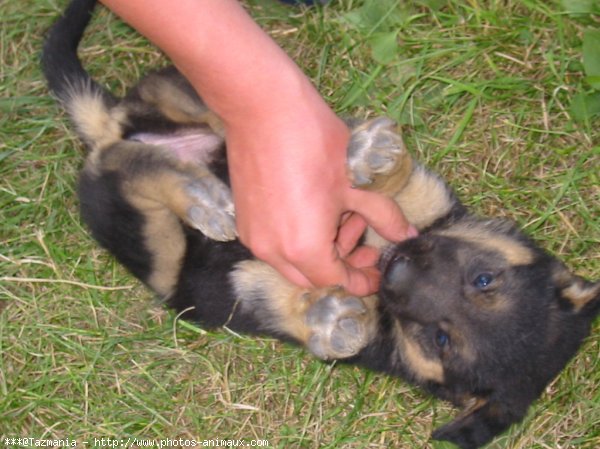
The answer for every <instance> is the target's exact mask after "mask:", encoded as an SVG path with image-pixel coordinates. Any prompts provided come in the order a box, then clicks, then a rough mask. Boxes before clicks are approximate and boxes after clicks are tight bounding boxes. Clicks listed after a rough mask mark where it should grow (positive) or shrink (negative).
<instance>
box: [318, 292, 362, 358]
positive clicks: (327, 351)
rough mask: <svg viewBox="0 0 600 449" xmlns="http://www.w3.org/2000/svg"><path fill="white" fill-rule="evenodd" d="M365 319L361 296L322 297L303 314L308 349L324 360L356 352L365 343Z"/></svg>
mask: <svg viewBox="0 0 600 449" xmlns="http://www.w3.org/2000/svg"><path fill="white" fill-rule="evenodd" d="M368 322H369V314H368V309H367V307H366V306H365V305H364V303H363V302H362V301H361V300H360V299H358V298H355V297H352V296H350V297H341V298H340V297H337V296H334V295H327V296H324V297H322V298H320V299H318V300H317V301H316V302H315V303H314V304H313V305H312V306H311V307H310V308H309V310H308V312H307V315H306V323H307V325H308V327H309V328H310V329H311V332H312V334H311V336H310V337H309V340H308V349H309V350H310V351H311V352H312V353H313V354H314V355H316V356H317V357H319V358H320V359H324V360H331V359H343V358H347V357H351V356H353V355H356V354H357V353H358V352H359V351H360V350H361V349H362V348H363V347H364V346H365V345H366V344H367V342H368V337H369V332H368Z"/></svg>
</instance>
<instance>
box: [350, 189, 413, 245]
mask: <svg viewBox="0 0 600 449" xmlns="http://www.w3.org/2000/svg"><path fill="white" fill-rule="evenodd" d="M350 202H351V205H350V206H351V207H352V210H353V211H354V212H356V213H358V214H360V215H361V216H362V217H363V218H364V219H365V220H366V222H367V223H368V224H369V226H371V227H372V228H373V229H374V230H375V232H377V234H379V235H380V236H382V237H383V238H385V239H386V240H389V241H391V242H399V241H401V240H405V239H407V238H410V237H415V235H416V230H415V228H414V227H413V226H411V225H410V223H409V222H408V220H407V219H406V217H404V214H403V213H402V210H400V206H398V204H397V203H396V202H395V201H394V200H393V199H391V198H389V197H386V196H384V195H380V194H377V193H373V192H367V191H363V190H358V189H357V190H355V191H354V192H353V195H352V196H351V200H350Z"/></svg>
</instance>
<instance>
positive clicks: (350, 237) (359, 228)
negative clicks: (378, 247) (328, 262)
mask: <svg viewBox="0 0 600 449" xmlns="http://www.w3.org/2000/svg"><path fill="white" fill-rule="evenodd" d="M366 229H367V222H366V221H365V219H364V218H362V217H361V216H360V215H358V214H350V215H349V216H348V217H347V218H346V220H345V221H344V222H343V223H342V224H341V225H340V228H339V230H338V235H337V238H336V241H335V243H336V246H337V250H338V254H339V257H340V258H342V259H344V258H345V257H346V256H347V255H348V254H350V253H351V252H352V251H353V250H354V248H356V245H357V243H358V241H359V240H360V238H361V237H362V235H363V234H364V233H365V230H366Z"/></svg>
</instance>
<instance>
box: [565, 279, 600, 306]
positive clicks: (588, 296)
mask: <svg viewBox="0 0 600 449" xmlns="http://www.w3.org/2000/svg"><path fill="white" fill-rule="evenodd" d="M561 293H562V296H563V298H565V299H566V300H568V301H570V302H571V304H573V306H574V307H575V310H576V311H577V312H579V311H580V310H581V309H582V308H583V307H585V305H586V304H588V303H589V302H590V301H591V300H593V299H594V298H596V297H597V296H598V295H600V283H597V284H592V285H584V284H583V282H582V281H581V280H580V279H576V280H575V282H573V283H572V284H571V285H569V286H568V287H566V288H564V289H563V290H562V292H561Z"/></svg>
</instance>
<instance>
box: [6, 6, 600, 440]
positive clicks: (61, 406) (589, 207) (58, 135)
mask: <svg viewBox="0 0 600 449" xmlns="http://www.w3.org/2000/svg"><path fill="white" fill-rule="evenodd" d="M249 3H250V11H251V13H252V14H253V16H254V17H255V18H256V20H257V21H258V22H259V23H260V24H261V25H262V26H263V27H264V28H265V29H266V30H268V31H269V32H270V33H271V34H272V35H273V37H274V38H275V39H276V40H277V41H278V42H279V43H280V44H281V45H282V46H283V47H284V48H285V49H286V50H287V51H288V52H289V53H290V55H292V57H293V58H294V59H295V60H296V61H297V62H298V64H300V65H301V66H302V68H303V69H304V70H305V71H306V73H307V74H308V75H309V76H310V77H311V78H312V79H313V80H314V82H315V83H316V84H317V85H318V87H319V89H320V91H321V92H322V93H323V95H324V96H325V97H326V98H327V99H328V101H329V102H330V103H331V104H332V106H333V107H334V108H336V109H337V110H338V111H339V112H340V114H344V115H357V116H366V115H376V114H388V115H390V116H392V117H393V118H395V119H396V120H398V121H399V122H400V123H402V124H403V125H404V127H405V132H406V140H407V144H408V145H409V147H410V148H411V149H412V151H413V152H414V153H415V154H417V155H418V157H419V158H421V159H422V160H425V161H427V162H428V163H429V164H430V165H431V166H432V167H434V168H435V169H436V170H437V171H439V172H440V173H442V174H443V175H444V176H445V177H446V178H447V179H448V180H449V181H450V182H451V184H452V185H453V186H454V187H455V188H456V190H457V192H458V194H459V195H460V197H461V198H462V199H463V200H464V201H465V202H466V203H467V204H469V205H470V206H472V207H473V208H474V209H475V210H477V211H478V212H481V213H489V214H494V215H501V216H507V217H510V218H512V219H514V220H517V221H518V222H519V223H520V224H521V225H522V226H523V227H524V228H525V229H526V230H527V231H528V232H529V233H530V234H531V235H533V236H534V237H535V238H536V239H537V240H538V241H539V242H540V243H541V244H542V245H543V246H544V247H546V248H547V249H548V250H549V251H551V252H553V253H555V254H557V255H558V256H560V257H561V258H562V259H563V260H565V261H566V263H567V264H568V265H569V266H570V267H572V268H573V269H574V270H575V271H577V272H578V273H579V274H581V275H583V276H585V277H588V278H593V279H598V278H600V251H599V245H598V244H599V242H600V219H599V217H600V187H599V185H600V183H599V172H598V167H600V139H599V137H600V136H599V133H598V130H599V129H600V120H599V118H598V116H597V115H594V114H593V113H589V114H587V115H586V114H583V115H582V114H581V113H577V110H576V109H575V107H576V105H577V98H584V97H582V96H585V95H587V96H589V98H592V97H591V96H592V95H594V94H595V93H594V91H593V87H591V86H590V84H589V83H588V82H587V81H586V73H585V70H586V69H585V65H584V62H585V61H582V40H583V36H584V34H585V33H586V30H589V29H597V28H598V27H599V26H600V16H598V15H597V11H596V15H594V14H593V13H592V11H593V8H594V2H593V1H587V2H586V1H585V0H578V1H576V0H572V1H569V0H564V1H562V2H559V1H556V0H502V1H500V0H487V1H483V0H420V1H408V0H394V1H392V0H378V1H353V0H344V1H332V2H331V4H330V5H328V6H327V7H325V8H322V9H318V8H315V9H302V8H291V7H287V6H282V5H279V4H276V3H271V2H266V1H252V2H249ZM64 4H65V2H64V1H62V0H61V1H55V0H35V1H33V0H22V1H16V0H9V1H7V2H5V3H4V4H3V8H2V9H3V12H2V16H1V17H0V52H1V58H2V59H1V61H0V79H1V80H2V81H1V84H0V132H1V136H2V139H0V173H1V176H0V203H1V206H2V207H1V211H0V214H1V215H0V241H1V249H0V273H1V276H2V278H1V282H0V309H1V310H2V312H1V314H0V438H2V439H3V438H4V437H7V436H12V437H37V438H67V437H69V438H71V439H76V440H77V441H79V442H82V441H86V440H87V441H92V440H93V438H102V437H104V438H118V439H121V438H123V439H126V438H129V437H137V438H145V439H150V438H157V439H160V438H163V439H164V438H172V439H173V438H180V437H181V438H196V439H200V440H204V439H206V440H208V439H213V438H221V439H238V438H244V439H246V440H247V441H249V440H251V439H261V440H268V441H269V443H270V446H271V447H281V448H284V447H285V448H388V447H399V448H437V449H439V448H442V447H444V445H441V444H437V443H432V442H430V441H429V439H428V436H429V434H430V431H431V429H432V426H436V425H439V424H440V423H443V422H445V421H447V420H448V419H449V418H450V416H452V414H453V413H454V411H453V410H452V409H451V408H450V407H449V406H448V405H447V404H445V403H443V402H441V401H436V400H433V399H431V398H429V397H427V396H425V395H423V394H422V393H421V392H420V391H418V390H416V389H413V388H411V387H409V386H408V385H406V384H405V383H403V382H402V381H400V380H397V379H390V378H386V377H384V376H381V375H378V374H373V373H369V372H365V371H364V370H359V369H357V368H352V367H342V366H329V365H325V364H322V363H320V362H318V361H316V360H314V359H312V358H311V357H310V356H308V355H307V354H306V353H305V352H304V351H302V350H301V349H298V348H295V347H291V346H289V345H284V344H281V343H278V342H276V341H274V340H270V339H256V338H245V337H243V336H238V335H234V334H231V333H228V332H227V331H219V332H205V331H204V330H202V329H199V328H197V327H195V326H193V325H189V324H186V323H182V322H180V321H178V320H176V317H174V316H173V315H172V314H170V313H168V312H165V311H164V310H162V309H161V308H160V307H159V306H158V305H157V304H156V303H155V302H154V301H153V299H152V297H151V295H150V294H149V293H148V292H147V291H146V290H145V289H144V288H142V287H141V286H140V285H139V283H138V282H136V281H135V280H134V279H133V278H132V277H131V276H130V275H128V274H127V273H126V272H125V271H124V270H123V269H122V268H121V267H120V266H118V265H117V264H116V263H115V262H114V261H113V260H112V259H111V258H110V257H109V256H108V255H107V254H106V253H105V252H104V251H102V250H100V249H99V248H98V246H97V245H96V244H95V243H94V242H93V241H92V240H91V239H90V237H89V235H88V233H87V232H86V230H85V228H84V227H83V226H82V224H81V223H80V220H79V216H78V210H77V199H76V195H75V192H74V185H75V182H76V176H77V172H78V170H79V168H80V166H81V163H82V155H81V147H80V145H79V143H78V142H77V141H76V139H75V138H74V136H73V133H72V132H71V131H70V130H69V127H68V124H67V122H66V121H65V120H64V117H63V116H62V114H61V113H59V112H58V109H57V108H56V106H55V104H54V102H53V101H52V99H51V98H50V97H49V96H48V93H47V91H46V89H45V87H44V81H43V80H42V77H41V74H40V71H39V67H38V54H39V49H40V45H41V39H42V36H43V33H44V31H45V30H46V29H47V27H48V26H49V24H50V23H51V22H52V20H53V18H54V17H55V16H56V15H57V14H58V13H59V11H60V10H61V8H62V7H63V6H64ZM82 56H83V59H84V61H85V65H86V66H87V67H88V68H89V69H90V71H91V72H92V73H93V74H94V76H95V77H96V78H97V79H99V80H101V82H103V83H106V84H107V85H109V86H110V87H111V88H112V89H114V90H115V91H116V92H121V93H122V92H123V91H124V89H125V87H126V86H127V85H130V84H132V83H133V82H134V81H135V80H136V79H137V78H138V77H139V76H141V75H142V74H143V73H144V72H146V71H147V70H148V69H150V68H153V67H156V66H158V65H163V64H166V61H165V58H164V57H163V56H162V55H161V54H160V53H159V52H158V51H157V50H156V49H155V48H154V47H152V46H151V45H149V44H148V43H147V42H146V41H144V40H143V39H142V38H141V37H139V36H138V35H137V34H136V33H135V32H133V31H132V30H130V29H129V28H128V27H127V26H125V25H124V24H122V23H121V22H120V21H119V20H117V19H116V18H114V17H113V16H112V15H110V14H109V13H107V12H106V11H104V10H103V11H101V12H100V13H99V14H97V17H96V19H95V20H94V23H93V25H92V28H91V30H90V33H88V35H87V36H86V39H85V42H84V45H83V49H82ZM588 62H589V61H588ZM585 98H587V97H585ZM599 324H600V323H597V324H596V326H595V333H594V334H593V336H592V337H590V338H589V340H588V341H587V342H586V344H585V346H584V348H583V350H582V351H581V352H580V353H579V355H578V356H577V358H576V360H574V361H573V363H571V364H570V366H569V367H568V368H567V369H566V370H565V371H564V372H563V373H562V374H561V375H560V377H559V378H558V379H557V380H556V381H555V382H554V383H553V384H552V385H551V386H550V387H549V388H548V389H547V392H546V393H545V394H544V396H543V398H542V399H541V400H540V401H538V402H537V403H536V404H535V405H534V407H532V409H531V412H530V414H529V415H528V417H527V419H526V421H525V423H524V424H523V425H519V426H515V427H513V428H512V429H511V430H510V431H509V432H508V433H506V434H505V435H504V436H502V437H500V438H498V439H497V440H495V441H494V442H493V443H491V444H490V448H539V449H542V448H544V449H545V448H558V447H560V448H587V449H592V448H596V447H599V446H600V393H599V392H600V325H599Z"/></svg>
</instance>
